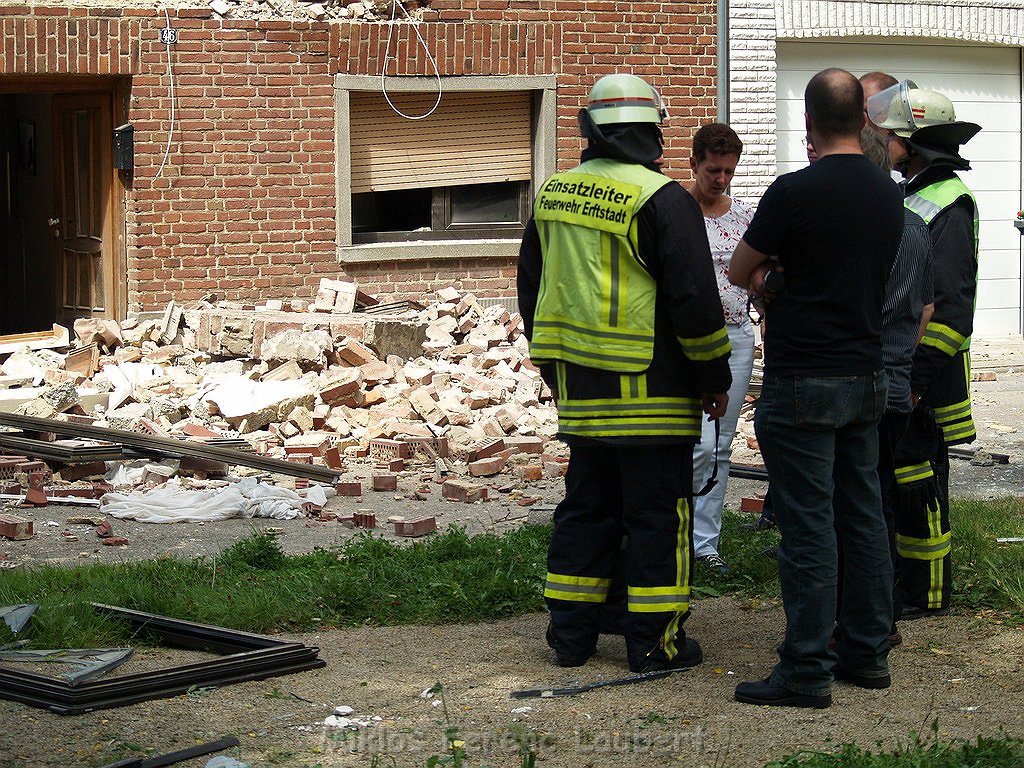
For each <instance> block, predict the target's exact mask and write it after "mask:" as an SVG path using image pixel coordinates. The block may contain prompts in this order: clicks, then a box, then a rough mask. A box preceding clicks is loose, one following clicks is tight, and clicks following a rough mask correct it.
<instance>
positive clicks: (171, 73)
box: [153, 7, 174, 180]
mask: <svg viewBox="0 0 1024 768" xmlns="http://www.w3.org/2000/svg"><path fill="white" fill-rule="evenodd" d="M164 18H165V19H166V20H167V29H170V28H171V16H170V14H168V13H167V8H166V7H165V8H164ZM166 45H167V77H168V79H169V80H170V93H171V125H170V127H169V128H168V129H167V146H166V147H164V156H163V158H162V159H161V160H160V167H159V168H157V170H156V176H154V177H153V178H154V180H155V179H159V178H160V176H161V175H162V174H163V172H164V166H165V165H166V164H167V158H168V156H169V155H170V154H171V138H172V137H173V136H174V69H173V68H172V66H171V39H170V37H168V38H167V41H166Z"/></svg>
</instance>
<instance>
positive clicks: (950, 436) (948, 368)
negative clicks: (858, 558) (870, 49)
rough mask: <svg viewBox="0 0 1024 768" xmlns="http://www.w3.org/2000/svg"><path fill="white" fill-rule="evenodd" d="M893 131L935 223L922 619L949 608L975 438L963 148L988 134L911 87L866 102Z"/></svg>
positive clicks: (922, 435) (920, 414)
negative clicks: (962, 459)
mask: <svg viewBox="0 0 1024 768" xmlns="http://www.w3.org/2000/svg"><path fill="white" fill-rule="evenodd" d="M867 111H868V116H869V117H870V118H871V120H872V122H874V123H875V124H876V125H877V126H879V128H881V129H885V130H887V131H888V145H889V152H890V156H891V157H892V160H893V166H894V167H896V168H897V169H898V170H899V171H900V172H901V173H902V174H903V176H904V178H905V179H906V182H905V194H906V199H905V201H904V204H905V205H906V206H907V207H908V208H910V209H911V210H913V211H914V212H916V213H918V214H919V215H920V216H921V218H923V219H924V220H925V222H926V223H927V224H928V228H929V232H930V234H931V240H932V258H933V270H934V279H935V313H934V314H933V315H932V317H931V319H930V320H929V322H928V324H927V326H926V327H925V329H924V335H923V336H922V338H921V341H920V343H919V345H918V347H917V350H916V352H915V354H914V363H913V369H912V371H911V390H912V391H913V393H914V399H915V405H916V409H915V412H914V415H913V417H912V419H911V421H910V424H909V426H908V431H907V435H906V437H905V438H904V440H903V441H902V444H901V445H900V446H899V448H898V450H897V467H896V482H897V488H898V489H899V490H900V494H899V496H900V504H899V506H898V508H897V510H896V552H897V563H896V566H897V569H896V573H897V584H896V593H895V601H896V610H897V613H896V615H897V616H898V617H899V618H902V619H914V618H919V617H921V616H926V615H930V614H941V613H945V612H946V611H947V610H948V608H949V598H950V591H951V588H952V578H951V570H950V564H951V557H950V552H951V544H952V542H951V538H950V527H949V452H948V446H951V445H958V444H960V443H969V442H971V441H973V440H974V438H975V430H974V422H973V420H972V418H971V400H970V342H971V332H972V330H973V325H974V304H975V296H976V293H977V280H978V206H977V202H976V200H975V198H974V195H973V194H972V193H971V190H970V189H968V188H967V186H966V185H965V184H964V183H963V181H961V180H960V177H959V176H958V175H957V174H956V171H969V170H970V168H971V166H970V164H969V163H968V161H967V160H965V159H964V158H963V157H961V156H960V145H961V144H964V143H966V142H967V141H969V140H970V139H971V138H972V137H973V136H974V135H975V134H976V133H978V131H980V130H981V126H979V125H977V124H975V123H968V122H963V121H958V120H957V119H956V114H955V111H954V109H953V104H952V103H951V102H950V100H949V99H948V98H946V97H945V96H943V95H942V94H941V93H937V92H935V91H928V90H924V89H921V88H918V87H917V86H916V85H915V84H914V83H913V82H912V81H909V80H904V81H903V82H901V83H898V84H896V85H894V86H892V87H890V88H887V89H886V90H884V91H881V92H879V93H877V94H875V95H874V96H872V97H871V98H869V99H868V102H867Z"/></svg>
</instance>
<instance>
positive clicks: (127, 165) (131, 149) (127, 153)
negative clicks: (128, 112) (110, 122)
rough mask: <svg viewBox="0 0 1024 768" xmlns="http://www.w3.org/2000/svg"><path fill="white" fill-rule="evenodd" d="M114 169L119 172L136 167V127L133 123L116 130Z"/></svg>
mask: <svg viewBox="0 0 1024 768" xmlns="http://www.w3.org/2000/svg"><path fill="white" fill-rule="evenodd" d="M114 167H115V168H117V169H118V170H119V171H130V170H132V169H133V168H134V167H135V126H134V125H132V124H131V123H125V124H124V125H119V126H118V127H117V128H115V129H114Z"/></svg>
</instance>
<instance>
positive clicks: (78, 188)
mask: <svg viewBox="0 0 1024 768" xmlns="http://www.w3.org/2000/svg"><path fill="white" fill-rule="evenodd" d="M53 121H54V131H53V135H54V158H55V161H56V162H55V163H54V166H55V175H56V178H55V189H54V192H55V194H54V198H55V202H56V205H55V208H56V210H55V212H54V215H53V217H52V218H51V219H50V226H51V227H52V228H53V232H54V237H55V240H56V242H57V247H58V256H57V267H58V270H57V276H56V277H57V316H58V318H59V322H61V323H62V324H64V325H66V326H68V327H69V328H70V327H71V326H72V325H73V324H74V321H75V319H76V318H80V317H104V318H112V317H113V316H114V311H115V309H116V304H117V295H116V289H115V284H114V263H115V260H114V237H113V232H114V206H113V180H114V171H113V162H112V157H111V155H112V147H111V142H112V111H111V97H110V94H109V93H76V94H68V95H57V96H54V98H53Z"/></svg>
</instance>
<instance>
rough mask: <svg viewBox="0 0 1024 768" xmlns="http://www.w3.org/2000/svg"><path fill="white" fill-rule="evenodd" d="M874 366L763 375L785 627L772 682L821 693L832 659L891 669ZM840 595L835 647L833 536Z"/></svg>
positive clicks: (879, 390) (759, 428)
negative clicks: (855, 371) (841, 372)
mask: <svg viewBox="0 0 1024 768" xmlns="http://www.w3.org/2000/svg"><path fill="white" fill-rule="evenodd" d="M885 403H886V379H885V373H884V372H883V371H881V370H879V371H877V372H876V373H874V374H872V375H865V376H835V377H807V376H794V377H770V376H769V377H765V380H764V385H763V388H762V390H761V397H760V399H759V401H758V405H757V413H756V415H755V418H754V429H755V431H756V432H757V440H758V444H759V445H760V447H761V452H762V454H763V456H764V462H765V466H766V467H767V469H768V475H769V477H771V483H772V501H773V504H774V508H775V515H776V518H775V520H776V524H777V525H778V528H779V531H780V533H781V534H782V541H781V543H780V545H779V582H780V584H781V587H782V602H783V607H784V608H785V611H786V636H785V639H784V640H783V641H782V643H781V644H780V645H779V648H778V652H779V663H778V664H776V665H775V669H774V670H773V671H772V674H771V682H772V683H774V684H776V685H782V686H784V687H786V688H788V689H789V690H791V691H794V692H796V693H803V694H810V695H820V694H824V693H827V692H828V691H829V689H830V687H831V683H832V667H833V666H834V665H835V664H836V662H837V661H838V662H840V663H841V664H842V665H843V666H844V667H845V668H846V669H848V670H851V671H854V672H857V673H859V674H863V675H867V676H882V675H885V674H888V661H887V657H888V653H889V641H888V635H889V631H890V628H891V626H892V562H891V560H890V557H889V544H888V535H887V533H886V525H885V518H884V516H883V513H882V502H881V494H880V491H879V487H878V475H877V471H876V470H877V466H878V420H879V419H880V418H881V416H882V413H883V412H884V411H885ZM837 541H840V542H842V547H843V555H844V559H843V574H844V580H843V596H842V609H841V610H842V613H841V614H840V616H839V627H840V628H839V633H838V636H837V644H836V648H835V650H834V651H832V650H829V648H828V643H829V638H830V637H831V635H832V630H833V626H834V624H835V620H836V595H837V593H836V589H837V574H838V554H837V552H838V544H837Z"/></svg>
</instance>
